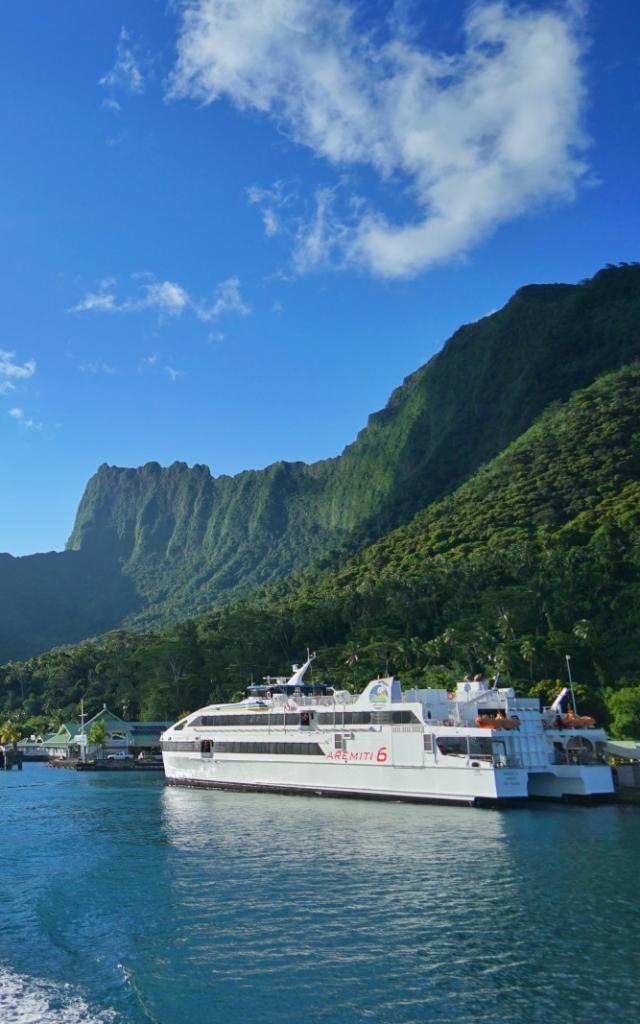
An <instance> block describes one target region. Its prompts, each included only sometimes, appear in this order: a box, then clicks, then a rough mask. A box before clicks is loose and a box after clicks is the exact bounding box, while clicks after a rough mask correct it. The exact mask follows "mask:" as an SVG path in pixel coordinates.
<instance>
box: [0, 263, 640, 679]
mask: <svg viewBox="0 0 640 1024" xmlns="http://www.w3.org/2000/svg"><path fill="white" fill-rule="evenodd" d="M639 325H640V267H638V266H636V265H634V266H623V267H616V268H613V267H612V268H608V269H606V270H603V271H601V272H600V273H599V274H597V275H596V276H595V277H594V278H593V279H592V280H590V281H586V282H583V283H582V284H579V285H531V286H528V287H525V288H522V289H520V290H519V291H518V292H517V293H516V295H515V296H514V297H513V298H512V299H511V300H510V301H509V303H507V305H506V306H505V307H504V309H502V310H501V311H499V312H498V313H495V314H493V315H492V316H489V317H486V318H484V319H483V320H481V321H479V322H478V323H476V324H473V325H469V326H465V327H462V328H461V329H460V330H459V331H457V332H456V334H454V336H453V337H452V338H451V339H450V340H449V341H448V342H447V343H446V345H445V346H444V348H443V350H442V351H441V352H440V353H439V354H438V355H437V356H435V357H434V358H433V359H431V360H430V361H429V363H427V364H426V366H424V367H422V368H421V369H420V370H418V371H417V372H416V373H414V374H412V375H411V376H410V377H408V378H407V379H406V380H405V381H404V383H403V384H402V386H401V387H400V388H398V389H397V390H396V391H395V392H394V393H393V394H392V396H391V398H390V400H389V402H388V404H387V406H386V408H385V409H383V410H382V411H381V412H378V413H375V414H374V415H372V416H371V417H370V418H369V422H368V424H367V427H366V428H365V429H364V430H363V431H362V432H361V433H360V434H359V435H358V437H357V439H356V441H355V442H354V443H353V444H352V445H350V446H349V447H348V448H346V449H345V451H344V452H343V454H342V455H341V456H340V457H338V458H335V459H329V460H325V461H323V462H319V463H316V464H314V465H311V466H306V465H304V464H302V463H293V464H291V463H282V462H281V463H276V464H274V465H273V466H269V467H267V468H266V469H264V470H260V471H251V472H245V473H240V474H238V475H237V476H234V477H219V478H213V477H212V476H211V474H210V473H209V470H208V469H207V468H206V467H204V466H195V467H194V468H192V469H189V468H188V467H187V466H186V465H184V464H182V463H176V464H174V465H173V466H171V467H169V468H167V469H162V468H161V467H160V466H158V465H157V464H156V463H150V464H148V465H146V466H143V467H142V468H140V469H119V468H116V467H108V466H102V467H101V468H100V469H99V471H98V473H97V474H96V475H95V476H94V477H93V478H92V479H91V480H90V481H89V484H88V485H87V489H86V492H85V494H84V496H83V498H82V501H81V503H80V507H79V510H78V514H77V519H76V523H75V526H74V529H73V532H72V534H71V537H70V540H69V544H68V549H67V551H65V552H62V553H51V554H49V555H38V556H29V557H27V558H20V559H11V558H10V556H2V563H0V569H2V575H1V576H0V661H1V660H5V659H6V658H9V657H19V656H24V655H27V654H29V653H32V652H34V651H37V650H42V649H45V648H47V647H50V646H52V645H53V644H57V643H65V642H72V641H75V640H79V639H81V638H83V637H86V636H90V635H95V634H96V633H98V632H101V631H104V630H105V629H108V628H114V627H117V626H121V625H133V626H136V627H146V626H149V625H152V624H161V623H169V622H175V621H178V620H179V619H180V618H183V617H185V616H186V615H190V614H191V615H192V614H195V613H198V612H200V611H204V610H205V609H207V608H209V607H211V606H212V605H215V604H219V603H221V602H225V601H229V600H232V599H235V598H238V597H240V596H242V595H244V594H248V593H250V592H251V591H252V590H253V589H254V588H255V587H261V586H264V585H265V584H269V583H271V582H273V581H276V580H278V579H282V578H284V577H286V576H287V575H289V574H290V573H292V572H294V571H295V572H300V571H301V570H302V569H304V567H305V566H307V565H309V564H310V563H311V562H312V561H313V560H314V559H318V558H319V557H320V556H323V555H325V556H327V557H328V555H327V553H329V552H336V551H337V552H338V554H334V555H331V556H330V562H331V564H338V563H339V562H340V561H344V559H345V557H346V556H347V555H348V554H350V553H353V552H355V551H358V550H361V549H363V548H365V547H366V546H367V545H369V544H371V542H373V541H376V540H377V539H379V538H382V537H384V536H385V535H386V534H388V533H389V531H390V530H393V529H394V528H396V527H398V526H399V525H401V524H403V523H407V522H408V521H409V520H411V518H412V517H413V516H414V515H415V513H416V512H417V511H419V510H422V509H425V508H427V507H428V506H430V505H431V504H432V503H433V502H434V501H438V500H439V499H442V498H443V497H444V496H446V495H447V494H450V493H451V492H453V491H454V490H455V488H457V487H458V486H459V485H460V484H462V483H463V482H464V481H465V480H467V479H468V478H469V477H470V476H471V475H472V474H473V473H474V472H475V471H476V470H478V468H479V467H480V466H482V465H483V464H485V463H487V462H489V461H490V460H491V459H493V458H494V457H495V456H497V455H498V454H499V453H500V452H502V451H503V450H504V449H505V448H506V446H508V445H509V444H510V443H511V442H513V441H514V440H515V439H516V438H518V437H519V436H520V435H521V434H523V432H524V431H526V430H527V429H528V428H529V427H530V426H531V424H532V423H533V422H534V421H535V420H536V418H537V417H538V416H539V415H540V414H541V413H542V412H543V411H544V410H545V409H547V408H548V407H549V406H550V405H551V404H552V403H554V402H564V401H566V400H567V399H568V398H569V396H570V395H571V394H572V393H573V392H574V391H576V390H577V389H580V388H585V387H587V386H589V385H590V384H591V383H592V382H593V381H594V380H595V379H596V378H597V377H599V376H600V375H601V374H603V373H606V372H608V371H611V370H615V369H617V368H619V367H621V366H623V365H625V364H628V363H631V362H632V361H633V360H634V358H636V357H637V356H638V355H639V354H640V332H639ZM489 527H490V523H489ZM488 532H489V534H490V533H491V530H490V529H489V531H488ZM54 606H56V608H57V611H56V614H55V615H51V614H48V613H47V610H50V609H51V608H52V607H54Z"/></svg>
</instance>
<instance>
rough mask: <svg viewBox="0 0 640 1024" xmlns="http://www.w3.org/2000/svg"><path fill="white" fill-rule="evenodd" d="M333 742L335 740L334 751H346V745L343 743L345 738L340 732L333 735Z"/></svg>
mask: <svg viewBox="0 0 640 1024" xmlns="http://www.w3.org/2000/svg"><path fill="white" fill-rule="evenodd" d="M334 740H335V746H336V750H346V749H347V744H346V742H345V741H346V736H344V735H343V734H342V733H341V732H337V733H336V734H335V736H334Z"/></svg>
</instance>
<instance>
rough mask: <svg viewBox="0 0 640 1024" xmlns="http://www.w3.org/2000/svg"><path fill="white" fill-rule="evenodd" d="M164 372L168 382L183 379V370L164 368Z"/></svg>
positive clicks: (171, 367) (170, 367)
mask: <svg viewBox="0 0 640 1024" xmlns="http://www.w3.org/2000/svg"><path fill="white" fill-rule="evenodd" d="M164 372H165V373H166V375H167V377H168V378H169V379H170V380H173V381H176V380H180V379H181V378H182V377H184V370H176V369H175V367H173V366H165V368H164Z"/></svg>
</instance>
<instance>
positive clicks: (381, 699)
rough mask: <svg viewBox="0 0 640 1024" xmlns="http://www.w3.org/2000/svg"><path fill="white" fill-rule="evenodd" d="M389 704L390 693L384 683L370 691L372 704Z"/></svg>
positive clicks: (376, 685)
mask: <svg viewBox="0 0 640 1024" xmlns="http://www.w3.org/2000/svg"><path fill="white" fill-rule="evenodd" d="M388 702H389V691H388V690H387V687H386V686H385V684H384V683H376V684H375V686H372V687H371V689H370V690H369V703H370V704H387V703H388Z"/></svg>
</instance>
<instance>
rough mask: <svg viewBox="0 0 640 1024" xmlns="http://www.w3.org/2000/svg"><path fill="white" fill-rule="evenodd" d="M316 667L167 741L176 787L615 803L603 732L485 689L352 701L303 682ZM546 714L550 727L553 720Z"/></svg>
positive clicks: (268, 685) (463, 686) (182, 726)
mask: <svg viewBox="0 0 640 1024" xmlns="http://www.w3.org/2000/svg"><path fill="white" fill-rule="evenodd" d="M312 660H313V656H310V657H309V658H308V659H307V661H306V662H305V663H304V665H302V666H300V667H299V668H298V667H297V666H294V671H293V675H292V676H291V677H290V678H286V677H266V679H265V680H264V682H263V683H261V684H257V685H252V686H250V687H249V688H248V691H247V692H248V696H247V698H246V699H245V700H243V701H241V702H239V703H235V704H212V705H209V706H207V707H204V708H201V709H200V710H198V711H196V712H194V713H193V714H191V715H189V716H187V717H186V718H183V719H182V720H181V721H179V722H177V723H176V724H175V725H173V726H172V727H171V728H170V729H168V730H167V731H166V732H165V733H164V734H163V736H162V750H163V758H164V765H165V773H166V777H167V781H168V782H169V783H171V784H174V785H182V786H204V787H215V788H222V789H246V790H266V791H272V792H287V793H307V794H317V795H322V796H350V797H361V798H367V797H368V798H376V799H390V800H409V801H425V802H445V803H461V804H472V805H499V804H509V803H520V802H523V801H526V800H528V799H529V798H531V797H547V798H551V799H577V800H579V799H590V798H598V797H606V796H608V795H609V794H611V793H613V781H612V777H611V771H610V769H609V767H608V766H607V765H606V763H605V762H604V757H603V751H604V744H605V743H606V740H607V737H606V734H605V733H604V732H603V731H602V730H596V729H593V728H582V727H581V726H575V727H574V728H570V727H569V726H568V725H566V726H565V725H563V724H560V726H559V727H558V723H557V714H556V711H555V710H554V709H553V708H552V709H550V710H549V711H547V712H541V710H540V707H539V703H538V701H537V700H533V699H521V698H517V697H516V695H515V693H514V691H513V690H512V689H511V688H499V687H497V686H496V685H493V686H492V685H491V684H490V683H489V682H488V681H487V680H485V679H481V678H476V679H474V680H465V681H464V682H461V683H459V684H458V685H457V686H456V689H455V691H454V692H452V693H450V692H447V691H446V690H444V689H415V690H409V691H406V692H405V693H402V691H401V687H400V683H399V681H398V680H397V679H395V678H391V677H389V678H382V679H375V680H372V681H371V682H370V683H369V684H368V685H367V686H366V687H365V689H364V690H363V691H362V693H360V694H358V695H357V696H356V695H352V694H351V693H348V692H346V691H343V690H334V689H333V688H332V687H330V686H327V685H325V684H323V683H307V682H305V680H304V676H305V673H306V671H307V669H308V668H309V665H310V664H311V662H312ZM545 715H546V717H545Z"/></svg>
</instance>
